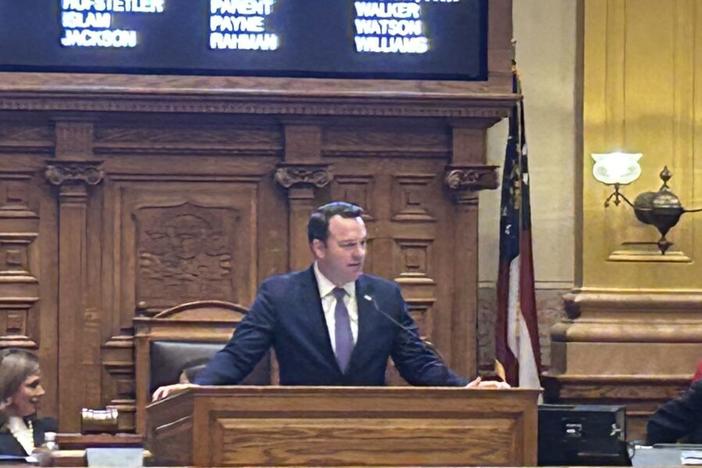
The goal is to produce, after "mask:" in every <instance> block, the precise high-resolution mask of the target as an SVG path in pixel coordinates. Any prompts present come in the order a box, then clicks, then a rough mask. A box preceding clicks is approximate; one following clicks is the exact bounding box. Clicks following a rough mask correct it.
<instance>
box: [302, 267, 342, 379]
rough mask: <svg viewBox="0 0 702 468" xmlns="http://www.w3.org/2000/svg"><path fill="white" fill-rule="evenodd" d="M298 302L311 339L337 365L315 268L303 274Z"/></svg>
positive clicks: (326, 357) (327, 358)
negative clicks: (302, 308)
mask: <svg viewBox="0 0 702 468" xmlns="http://www.w3.org/2000/svg"><path fill="white" fill-rule="evenodd" d="M298 291H299V299H298V304H300V306H301V307H304V308H305V310H303V311H302V315H303V317H304V318H305V321H306V322H307V325H308V330H309V336H310V339H312V340H315V341H316V344H317V345H318V346H316V348H317V349H319V350H320V352H322V353H323V355H324V358H325V359H326V360H327V361H329V362H330V363H331V364H333V365H334V366H336V367H337V369H338V364H337V362H336V356H334V349H333V348H332V345H331V340H330V339H329V329H328V328H327V321H326V320H325V319H324V310H323V309H322V300H321V298H320V297H319V289H318V288H317V279H316V278H315V276H314V270H313V269H312V268H309V269H308V270H307V271H306V272H305V274H304V275H303V280H302V282H301V283H300V288H299V290H298Z"/></svg>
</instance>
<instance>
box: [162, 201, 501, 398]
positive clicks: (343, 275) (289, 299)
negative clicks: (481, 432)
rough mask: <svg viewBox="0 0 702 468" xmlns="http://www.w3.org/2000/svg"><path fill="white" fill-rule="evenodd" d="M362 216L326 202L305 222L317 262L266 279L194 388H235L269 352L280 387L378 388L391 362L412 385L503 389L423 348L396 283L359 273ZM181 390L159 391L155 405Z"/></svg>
mask: <svg viewBox="0 0 702 468" xmlns="http://www.w3.org/2000/svg"><path fill="white" fill-rule="evenodd" d="M362 213H363V210H362V209H361V208H360V207H358V206H356V205H352V204H350V203H345V202H333V203H329V204H327V205H324V206H322V207H320V208H318V209H317V210H316V211H315V212H314V213H313V214H312V215H311V216H310V220H309V224H308V239H309V245H310V249H311V250H312V254H313V255H314V258H315V262H314V264H313V265H312V266H311V267H310V268H309V269H307V270H304V271H299V272H294V273H289V274H286V275H281V276H274V277H271V278H268V279H267V280H266V281H264V282H263V284H262V285H261V288H260V289H259V292H258V296H257V297H256V301H255V302H254V304H253V306H252V307H251V310H250V311H249V313H248V314H247V315H246V317H245V319H244V320H243V321H242V322H241V324H240V325H239V326H238V327H237V329H236V331H235V333H234V335H233V336H232V339H231V340H230V341H229V343H227V345H226V346H225V347H224V349H222V350H221V351H219V352H218V353H217V354H216V355H215V356H214V357H213V358H212V360H211V361H210V363H209V364H208V366H207V368H206V369H205V370H204V371H203V372H202V373H201V374H200V375H198V377H197V379H196V381H195V383H196V384H200V385H231V384H237V383H239V382H241V381H242V380H243V379H244V377H246V375H247V374H248V373H249V372H250V371H251V370H252V369H253V367H254V366H255V365H256V363H257V362H258V361H259V360H260V359H261V357H262V356H263V355H264V353H265V352H266V351H267V350H268V349H269V348H270V347H271V346H273V348H274V349H275V352H276V357H277V358H278V363H279V365H280V383H281V384H283V385H359V386H364V385H383V384H384V383H385V370H386V366H387V360H388V357H392V359H393V362H394V363H395V365H396V367H397V369H398V370H399V372H400V375H402V377H403V378H404V379H405V380H407V381H408V382H409V383H411V384H413V385H432V386H476V387H477V386H480V387H492V388H495V387H500V388H504V387H506V385H505V384H502V383H501V382H481V381H480V379H479V378H477V379H475V380H474V381H472V382H470V383H469V382H468V380H466V379H465V378H463V377H460V376H458V375H456V374H455V373H454V372H452V371H451V370H450V369H449V368H448V367H446V365H445V364H444V363H443V362H442V361H441V359H440V358H439V356H438V355H437V354H436V353H435V352H434V351H433V350H432V349H431V348H430V347H429V346H427V344H426V343H425V342H424V341H422V339H421V338H420V337H419V335H418V333H417V327H416V325H415V323H414V321H413V320H412V318H411V317H410V315H409V313H408V310H407V305H406V304H405V301H404V300H403V299H402V295H401V293H400V288H399V287H398V285H397V284H395V283H394V282H391V281H387V280H385V279H382V278H378V277H375V276H371V275H366V274H363V262H364V259H365V255H366V240H367V232H366V227H365V224H364V222H363V218H362V217H361V215H362ZM180 388H184V386H183V385H174V386H169V387H162V388H160V389H158V390H156V392H154V400H157V399H159V398H163V397H164V396H166V395H168V394H169V393H170V392H172V391H174V390H178V389H180Z"/></svg>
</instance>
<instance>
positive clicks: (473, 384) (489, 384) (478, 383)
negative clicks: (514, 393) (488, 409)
mask: <svg viewBox="0 0 702 468" xmlns="http://www.w3.org/2000/svg"><path fill="white" fill-rule="evenodd" d="M466 388H480V389H483V390H490V389H492V390H503V389H506V388H512V386H511V385H510V384H508V383H507V382H502V381H500V380H485V381H483V379H482V378H480V377H476V378H475V379H474V380H471V381H470V382H469V383H468V385H466Z"/></svg>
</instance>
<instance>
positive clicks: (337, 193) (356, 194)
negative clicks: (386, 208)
mask: <svg viewBox="0 0 702 468" xmlns="http://www.w3.org/2000/svg"><path fill="white" fill-rule="evenodd" d="M373 190H374V178H373V177H372V176H341V175H335V176H334V180H333V181H332V185H331V194H332V199H333V200H345V201H348V202H351V203H355V204H357V205H358V206H361V207H363V219H365V220H366V222H368V221H372V220H373V219H374V216H373V213H374V212H375V197H374V196H373Z"/></svg>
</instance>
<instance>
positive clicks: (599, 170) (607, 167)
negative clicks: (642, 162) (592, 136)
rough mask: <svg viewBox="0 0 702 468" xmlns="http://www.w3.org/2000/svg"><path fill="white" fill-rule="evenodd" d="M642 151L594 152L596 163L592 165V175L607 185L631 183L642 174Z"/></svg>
mask: <svg viewBox="0 0 702 468" xmlns="http://www.w3.org/2000/svg"><path fill="white" fill-rule="evenodd" d="M641 156H643V154H641V153H622V152H619V151H617V152H613V153H592V159H594V160H595V165H594V166H593V167H592V175H593V176H594V177H595V179H597V180H598V181H599V182H602V183H603V184H607V185H614V184H619V185H626V184H630V183H632V182H633V181H635V180H636V179H638V178H639V176H640V175H641V166H639V159H641Z"/></svg>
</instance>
